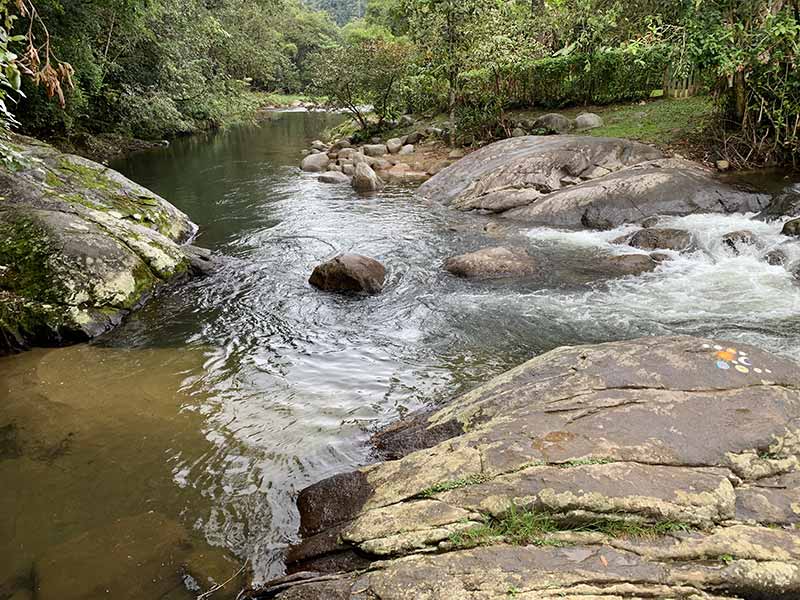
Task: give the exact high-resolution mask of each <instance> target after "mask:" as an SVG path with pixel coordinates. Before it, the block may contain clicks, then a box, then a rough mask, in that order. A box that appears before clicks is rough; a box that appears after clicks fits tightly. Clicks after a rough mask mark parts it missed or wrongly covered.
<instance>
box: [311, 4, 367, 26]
mask: <svg viewBox="0 0 800 600" xmlns="http://www.w3.org/2000/svg"><path fill="white" fill-rule="evenodd" d="M305 3H306V4H307V5H308V6H310V7H311V8H315V9H317V10H324V11H325V12H327V13H329V14H330V15H331V16H332V17H333V18H334V20H335V21H336V22H337V23H338V24H339V25H344V24H345V23H347V22H349V21H352V20H353V19H358V18H360V17H363V16H364V12H365V11H366V8H367V7H366V5H367V0H305Z"/></svg>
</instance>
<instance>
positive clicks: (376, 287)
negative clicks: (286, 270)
mask: <svg viewBox="0 0 800 600" xmlns="http://www.w3.org/2000/svg"><path fill="white" fill-rule="evenodd" d="M385 280H386V269H385V268H384V266H383V265H382V264H381V263H379V262H378V261H377V260H375V259H374V258H369V257H367V256H361V255H358V254H340V255H339V256H337V257H335V258H333V259H331V260H329V261H328V262H326V263H323V264H321V265H319V266H317V267H316V268H315V269H314V272H313V273H312V274H311V278H310V279H309V280H308V281H309V283H310V284H311V285H313V286H315V287H318V288H320V289H322V290H326V291H331V292H367V293H369V294H376V293H378V292H380V291H381V290H382V289H383V284H384V282H385Z"/></svg>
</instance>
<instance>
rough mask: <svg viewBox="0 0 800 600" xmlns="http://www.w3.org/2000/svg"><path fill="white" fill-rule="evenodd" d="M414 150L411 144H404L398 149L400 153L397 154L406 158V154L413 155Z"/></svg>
mask: <svg viewBox="0 0 800 600" xmlns="http://www.w3.org/2000/svg"><path fill="white" fill-rule="evenodd" d="M414 150H415V148H414V145H413V144H406V145H405V146H403V147H402V148H400V152H398V154H399V155H400V156H406V155H408V154H414Z"/></svg>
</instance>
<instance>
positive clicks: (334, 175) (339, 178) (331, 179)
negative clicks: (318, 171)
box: [318, 171, 350, 183]
mask: <svg viewBox="0 0 800 600" xmlns="http://www.w3.org/2000/svg"><path fill="white" fill-rule="evenodd" d="M318 179H319V181H320V183H350V177H348V176H347V175H345V174H344V173H341V172H339V171H328V172H327V173H323V174H322V175H320V176H319V178H318Z"/></svg>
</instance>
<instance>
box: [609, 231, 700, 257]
mask: <svg viewBox="0 0 800 600" xmlns="http://www.w3.org/2000/svg"><path fill="white" fill-rule="evenodd" d="M612 243H614V244H627V245H629V246H632V247H634V248H640V249H642V250H675V251H676V252H685V251H687V250H690V249H691V248H692V247H693V246H694V240H693V239H692V234H691V233H689V232H688V231H684V230H682V229H667V228H664V229H659V228H650V229H641V230H639V231H636V232H635V233H632V234H630V235H626V236H623V237H621V238H618V239H616V240H614V241H613V242H612Z"/></svg>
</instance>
